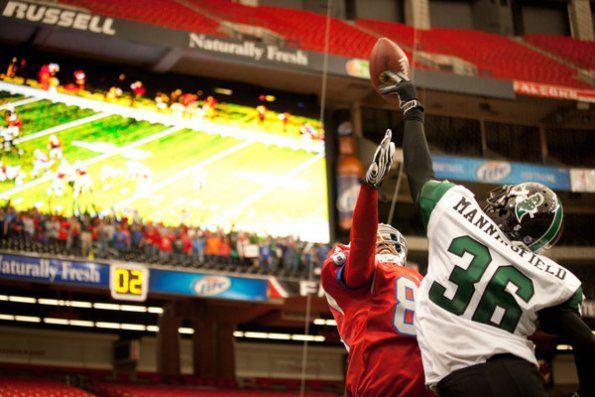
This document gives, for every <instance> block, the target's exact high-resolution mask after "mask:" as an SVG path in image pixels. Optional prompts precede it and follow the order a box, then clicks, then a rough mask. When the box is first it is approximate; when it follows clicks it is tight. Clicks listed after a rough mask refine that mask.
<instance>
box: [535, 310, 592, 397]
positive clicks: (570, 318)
mask: <svg viewBox="0 0 595 397" xmlns="http://www.w3.org/2000/svg"><path fill="white" fill-rule="evenodd" d="M538 314H539V323H540V325H541V328H542V329H543V330H544V331H545V332H548V333H551V334H555V335H558V336H559V337H561V338H563V339H564V340H565V341H567V342H568V343H569V344H570V345H571V346H572V349H573V353H574V361H575V364H576V372H577V375H578V379H579V392H578V395H579V396H580V397H594V396H595V377H593V374H595V335H593V333H592V332H591V329H590V328H589V326H588V325H587V324H585V323H584V322H583V320H581V318H580V316H579V314H578V313H577V312H576V311H575V310H573V309H570V308H560V307H554V308H549V309H544V310H541V311H540V312H539V313H538Z"/></svg>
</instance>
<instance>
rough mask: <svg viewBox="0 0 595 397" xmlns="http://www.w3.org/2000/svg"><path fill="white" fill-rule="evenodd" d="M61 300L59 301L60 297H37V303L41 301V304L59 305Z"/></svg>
mask: <svg viewBox="0 0 595 397" xmlns="http://www.w3.org/2000/svg"><path fill="white" fill-rule="evenodd" d="M59 302H60V301H58V299H46V298H39V299H37V303H39V304H40V305H52V306H58V304H59Z"/></svg>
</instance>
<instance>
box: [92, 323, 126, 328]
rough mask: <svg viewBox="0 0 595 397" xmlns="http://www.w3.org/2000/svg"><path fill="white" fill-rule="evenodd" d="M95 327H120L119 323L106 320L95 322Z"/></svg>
mask: <svg viewBox="0 0 595 397" xmlns="http://www.w3.org/2000/svg"><path fill="white" fill-rule="evenodd" d="M95 327H97V328H107V329H120V324H119V323H111V322H108V321H97V322H96V323H95Z"/></svg>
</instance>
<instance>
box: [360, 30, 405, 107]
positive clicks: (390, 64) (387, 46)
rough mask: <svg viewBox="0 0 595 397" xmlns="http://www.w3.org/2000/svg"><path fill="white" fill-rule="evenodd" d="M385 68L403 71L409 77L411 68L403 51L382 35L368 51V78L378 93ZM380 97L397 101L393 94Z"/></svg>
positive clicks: (396, 71)
mask: <svg viewBox="0 0 595 397" xmlns="http://www.w3.org/2000/svg"><path fill="white" fill-rule="evenodd" d="M385 70H390V71H392V72H395V73H403V74H405V75H406V76H407V77H409V75H410V71H411V68H410V66H409V59H407V55H406V54H405V51H403V50H402V49H401V47H399V45H398V44H397V43H395V42H394V41H392V40H390V39H387V38H386V37H382V38H380V39H378V41H377V42H376V44H375V45H374V48H372V52H371V53H370V80H371V81H372V86H373V87H374V89H375V90H376V92H378V93H379V94H380V92H379V91H378V87H379V86H381V85H382V84H383V83H385V82H384V81H383V80H382V72H384V71H385ZM380 95H382V94H380ZM382 97H383V98H384V99H386V100H388V101H389V102H393V103H394V102H398V101H399V100H398V98H397V97H396V96H395V95H382Z"/></svg>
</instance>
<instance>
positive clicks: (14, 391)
mask: <svg viewBox="0 0 595 397" xmlns="http://www.w3.org/2000/svg"><path fill="white" fill-rule="evenodd" d="M0 396H4V397H26V396H35V397H91V396H93V395H92V394H89V393H87V392H86V391H83V390H80V389H77V388H74V387H71V386H67V385H65V384H63V383H60V382H58V381H55V380H45V379H25V378H7V377H2V378H0Z"/></svg>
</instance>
